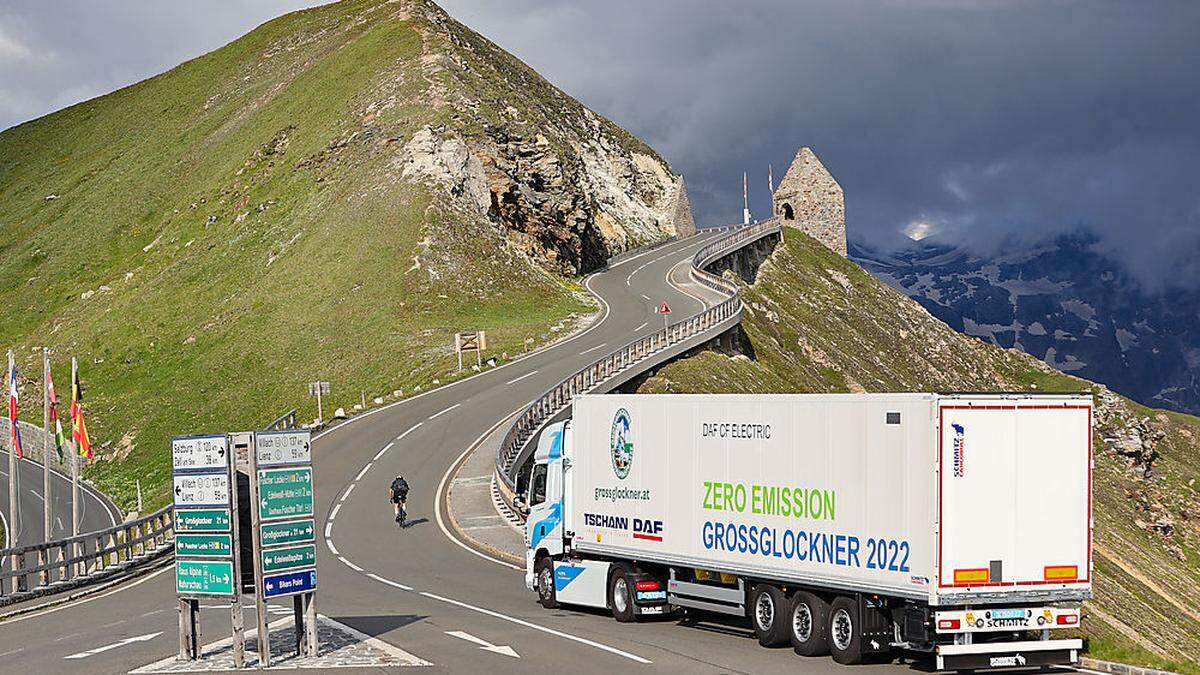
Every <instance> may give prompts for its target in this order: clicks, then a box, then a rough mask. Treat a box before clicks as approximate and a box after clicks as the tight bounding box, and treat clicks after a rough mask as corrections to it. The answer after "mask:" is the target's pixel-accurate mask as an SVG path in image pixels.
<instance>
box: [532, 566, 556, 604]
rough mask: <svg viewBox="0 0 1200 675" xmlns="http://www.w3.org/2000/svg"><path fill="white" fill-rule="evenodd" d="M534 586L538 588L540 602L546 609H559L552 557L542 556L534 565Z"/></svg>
mask: <svg viewBox="0 0 1200 675" xmlns="http://www.w3.org/2000/svg"><path fill="white" fill-rule="evenodd" d="M533 578H534V586H535V587H536V588H537V593H538V602H540V603H542V607H545V608H546V609H557V608H558V597H557V595H556V594H555V592H554V561H553V560H551V559H550V556H542V557H541V558H538V559H537V562H536V563H534V565H533Z"/></svg>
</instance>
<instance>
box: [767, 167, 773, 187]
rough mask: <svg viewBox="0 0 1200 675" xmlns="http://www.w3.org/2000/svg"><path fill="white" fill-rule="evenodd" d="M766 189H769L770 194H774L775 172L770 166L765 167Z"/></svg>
mask: <svg viewBox="0 0 1200 675" xmlns="http://www.w3.org/2000/svg"><path fill="white" fill-rule="evenodd" d="M767 187H768V188H770V189H771V194H775V170H774V169H772V168H771V165H770V164H768V165H767Z"/></svg>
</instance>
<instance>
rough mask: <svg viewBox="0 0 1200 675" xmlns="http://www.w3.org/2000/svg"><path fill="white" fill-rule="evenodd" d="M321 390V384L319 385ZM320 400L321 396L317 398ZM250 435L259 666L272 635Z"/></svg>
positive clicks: (267, 659) (267, 660)
mask: <svg viewBox="0 0 1200 675" xmlns="http://www.w3.org/2000/svg"><path fill="white" fill-rule="evenodd" d="M317 391H318V392H320V391H321V385H320V384H318V385H317ZM317 400H318V401H319V400H320V399H319V398H318V399H317ZM249 436H250V449H249V451H248V452H247V453H246V456H247V458H248V459H249V460H250V502H251V508H250V526H251V530H253V532H254V535H253V537H252V539H251V541H252V543H253V549H254V613H255V616H256V617H257V619H258V667H259V668H270V667H271V635H270V633H269V632H268V629H267V599H266V597H265V591H264V589H263V569H262V535H261V534H260V528H261V527H262V522H261V519H260V518H259V510H260V507H261V504H262V497H261V490H260V487H259V484H258V483H259V481H258V440H257V438H255V434H249Z"/></svg>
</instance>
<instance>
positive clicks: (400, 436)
mask: <svg viewBox="0 0 1200 675" xmlns="http://www.w3.org/2000/svg"><path fill="white" fill-rule="evenodd" d="M422 424H425V423H424V422H417V423H416V424H414V425H412V426H411V427H409V428H408V431H406V432H404V433H402V434H400V435H399V436H397V437H396V440H398V441H399V440H403V439H404V437H405V436H407V435H409V434H411V433H412V432H414V431H416V430H417V427H419V426H421V425H422ZM388 447H389V448H390V447H392V446H391V444H389V445H388Z"/></svg>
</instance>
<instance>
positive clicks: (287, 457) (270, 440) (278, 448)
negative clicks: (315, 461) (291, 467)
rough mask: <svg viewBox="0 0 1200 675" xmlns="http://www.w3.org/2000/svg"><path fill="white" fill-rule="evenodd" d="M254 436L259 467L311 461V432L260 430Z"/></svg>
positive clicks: (308, 462)
mask: <svg viewBox="0 0 1200 675" xmlns="http://www.w3.org/2000/svg"><path fill="white" fill-rule="evenodd" d="M255 437H256V445H255V448H256V452H257V453H258V465H259V466H260V467H263V466H278V465H280V464H311V463H312V434H311V433H310V432H308V431H260V432H258V433H257V434H256V435H255Z"/></svg>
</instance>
